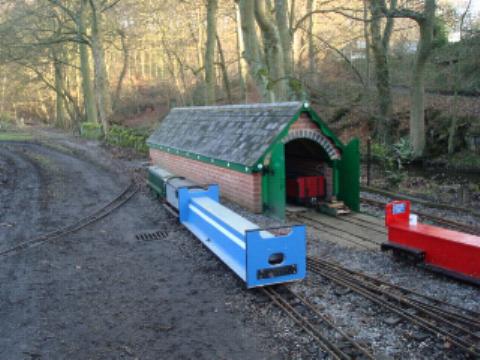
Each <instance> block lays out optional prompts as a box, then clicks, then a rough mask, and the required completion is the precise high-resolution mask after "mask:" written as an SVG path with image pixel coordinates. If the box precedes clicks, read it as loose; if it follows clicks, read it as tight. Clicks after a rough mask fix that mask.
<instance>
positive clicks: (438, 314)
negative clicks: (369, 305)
mask: <svg viewBox="0 0 480 360" xmlns="http://www.w3.org/2000/svg"><path fill="white" fill-rule="evenodd" d="M308 268H309V270H310V271H312V272H313V273H315V274H317V275H320V276H322V277H324V278H326V279H328V280H330V281H332V282H334V283H336V284H338V285H341V286H343V287H345V288H348V289H350V290H351V291H353V292H355V293H357V294H359V295H361V296H363V297H364V298H366V299H369V300H370V301H372V302H373V303H375V304H377V305H380V306H381V307H383V308H384V309H386V310H388V311H389V312H392V313H394V314H395V315H396V316H398V317H399V318H403V319H405V320H407V321H409V322H411V323H413V324H415V325H417V326H418V327H420V328H422V329H424V330H426V331H428V332H430V333H431V334H434V335H436V336H438V337H440V338H442V339H444V340H446V341H448V342H450V343H451V344H453V345H456V346H457V347H458V348H459V349H461V350H462V351H464V352H465V353H467V354H468V355H471V356H473V357H480V313H478V312H475V311H472V310H468V309H464V308H461V307H459V306H455V305H453V304H449V303H447V302H444V301H441V300H438V299H435V298H432V297H429V296H426V295H422V294H420V293H418V292H415V291H412V290H409V289H406V288H403V287H400V286H397V285H393V284H390V283H388V282H385V281H382V280H380V279H376V278H374V277H371V276H368V275H365V274H363V273H361V272H357V271H353V270H350V269H346V268H344V267H342V266H340V265H339V264H335V263H332V262H328V261H325V260H322V259H318V258H309V259H308Z"/></svg>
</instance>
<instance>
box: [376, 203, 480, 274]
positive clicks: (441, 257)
mask: <svg viewBox="0 0 480 360" xmlns="http://www.w3.org/2000/svg"><path fill="white" fill-rule="evenodd" d="M409 216H410V202H409V201H394V202H392V203H390V204H388V205H387V207H386V216H385V225H386V226H387V228H388V241H389V244H392V243H393V244H398V245H402V246H406V247H408V248H413V249H416V250H421V251H423V252H424V263H425V264H426V265H428V266H429V267H432V268H435V269H437V270H443V271H442V272H445V273H450V274H451V275H454V276H457V277H461V278H465V279H466V280H473V281H474V282H475V283H477V282H480V237H478V236H475V235H470V234H465V233H461V232H458V231H453V230H447V229H442V228H439V227H436V226H431V225H425V224H420V223H417V224H416V225H411V224H410V223H409Z"/></svg>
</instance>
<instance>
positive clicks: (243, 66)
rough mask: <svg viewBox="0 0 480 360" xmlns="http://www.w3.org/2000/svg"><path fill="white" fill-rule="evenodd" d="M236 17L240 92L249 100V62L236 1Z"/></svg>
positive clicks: (245, 99)
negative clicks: (245, 55)
mask: <svg viewBox="0 0 480 360" xmlns="http://www.w3.org/2000/svg"><path fill="white" fill-rule="evenodd" d="M235 19H236V20H237V53H238V77H239V81H240V94H241V97H242V99H243V100H244V101H245V102H246V101H247V83H248V64H247V62H246V61H245V58H244V57H243V53H244V52H245V44H244V41H243V33H242V23H241V18H240V8H239V6H238V4H237V3H235Z"/></svg>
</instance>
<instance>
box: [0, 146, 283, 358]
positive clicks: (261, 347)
mask: <svg viewBox="0 0 480 360" xmlns="http://www.w3.org/2000/svg"><path fill="white" fill-rule="evenodd" d="M60 140H61V141H60ZM97 150H98V151H97ZM100 150H101V149H100V148H99V149H95V147H94V146H92V145H91V144H81V143H74V142H72V141H71V140H68V139H67V140H65V139H61V137H60V138H59V137H58V136H57V137H56V140H52V141H51V142H50V144H49V146H48V147H47V146H44V145H42V144H37V143H0V249H5V248H7V247H9V246H12V245H14V244H17V243H19V242H21V241H24V240H28V239H29V238H32V237H33V236H35V235H40V234H42V233H45V232H48V231H50V230H53V229H55V228H57V227H60V226H64V225H66V224H69V223H71V222H73V221H75V220H77V219H78V218H79V217H81V216H85V215H87V214H89V213H91V212H92V211H93V210H95V209H96V208H98V207H100V206H102V204H105V203H107V202H108V201H109V200H110V199H112V198H113V197H114V196H116V195H117V194H118V193H120V192H121V191H122V189H123V188H124V187H125V186H126V185H127V184H128V182H129V173H130V169H131V168H132V164H131V163H128V164H127V163H123V162H122V161H118V160H117V161H114V160H112V159H111V158H109V155H108V154H106V153H104V152H102V151H100ZM92 158H94V159H95V160H96V161H95V162H92V161H90V160H88V159H92ZM96 163H97V164H96ZM98 163H107V164H110V165H111V166H110V165H107V166H99V165H98ZM109 167H110V169H109ZM160 228H166V229H167V230H169V236H168V237H167V238H166V239H164V240H162V241H150V242H149V241H140V240H136V239H135V234H136V233H139V232H144V231H148V230H152V229H154V230H157V229H160ZM219 270H220V271H219ZM241 285H242V284H241V282H240V281H238V280H237V279H236V278H235V277H234V276H233V275H231V273H230V272H229V271H228V270H227V269H226V268H224V267H223V265H221V264H220V263H219V262H218V261H217V260H216V259H215V258H214V257H213V256H212V255H211V254H209V253H208V252H207V251H206V250H205V249H203V248H202V247H201V246H200V245H199V243H198V241H196V240H195V239H194V238H193V236H191V235H190V234H189V233H188V232H187V231H185V230H183V229H182V228H180V227H179V226H178V225H176V223H175V221H174V220H173V219H172V218H171V217H170V216H169V215H168V213H166V212H165V211H164V210H163V208H162V207H161V206H160V204H159V203H158V202H156V201H155V200H154V199H153V198H152V197H150V196H149V195H148V194H145V193H140V194H138V195H136V196H135V198H134V199H133V200H132V201H131V202H129V203H128V205H126V206H125V207H122V208H121V209H119V210H118V211H116V212H115V213H113V214H112V215H110V216H109V217H107V218H105V219H103V220H102V221H100V222H99V223H96V224H94V225H91V226H90V227H88V228H87V229H84V230H82V231H80V232H78V233H76V234H73V235H70V236H68V237H66V238H64V239H60V240H57V241H55V242H51V243H46V244H44V245H42V246H39V247H35V248H33V249H30V250H26V251H24V252H22V253H20V254H18V255H14V256H8V257H3V258H0V359H173V358H175V359H263V358H283V357H284V356H282V355H279V354H276V351H275V350H272V349H275V347H276V344H275V342H274V340H273V337H272V333H271V330H270V329H269V328H268V327H265V326H261V325H259V322H258V321H256V320H255V319H254V318H253V317H252V314H249V312H248V311H245V309H246V308H247V307H248V305H249V304H251V302H252V298H253V297H254V295H252V293H250V292H247V291H244V290H243V289H242V287H241Z"/></svg>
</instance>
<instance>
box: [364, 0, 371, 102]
mask: <svg viewBox="0 0 480 360" xmlns="http://www.w3.org/2000/svg"><path fill="white" fill-rule="evenodd" d="M368 20H369V19H368V5H367V0H363V37H364V38H365V88H366V89H367V92H368V93H370V35H369V33H368ZM367 98H368V97H367Z"/></svg>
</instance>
